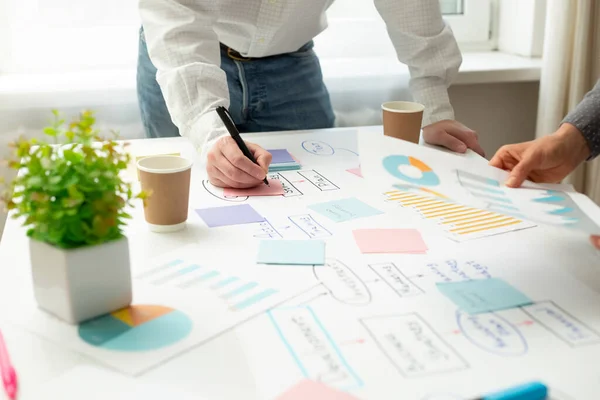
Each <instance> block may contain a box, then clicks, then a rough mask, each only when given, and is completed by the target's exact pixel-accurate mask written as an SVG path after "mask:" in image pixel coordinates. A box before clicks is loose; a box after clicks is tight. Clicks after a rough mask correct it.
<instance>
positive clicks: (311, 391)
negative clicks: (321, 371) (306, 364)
mask: <svg viewBox="0 0 600 400" xmlns="http://www.w3.org/2000/svg"><path fill="white" fill-rule="evenodd" d="M275 400H358V398H357V397H354V396H352V395H350V394H348V393H346V392H342V391H339V390H336V389H332V388H330V387H329V386H327V385H324V384H323V383H320V382H314V381H309V380H303V381H301V382H300V383H298V384H296V385H294V386H292V387H291V388H290V389H288V390H287V391H286V392H284V393H283V394H280V395H279V396H278V397H277V398H276V399H275Z"/></svg>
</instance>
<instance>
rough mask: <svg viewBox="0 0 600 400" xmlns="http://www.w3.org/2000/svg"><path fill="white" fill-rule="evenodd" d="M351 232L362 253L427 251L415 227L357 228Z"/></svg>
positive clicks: (413, 252)
mask: <svg viewBox="0 0 600 400" xmlns="http://www.w3.org/2000/svg"><path fill="white" fill-rule="evenodd" d="M353 234H354V240H355V241H356V244H357V245H358V248H359V249H360V252H361V253H363V254H364V253H408V254H425V252H426V251H427V245H426V244H425V242H424V241H423V238H422V237H421V234H420V233H419V231H417V230H416V229H358V230H355V231H354V232H353Z"/></svg>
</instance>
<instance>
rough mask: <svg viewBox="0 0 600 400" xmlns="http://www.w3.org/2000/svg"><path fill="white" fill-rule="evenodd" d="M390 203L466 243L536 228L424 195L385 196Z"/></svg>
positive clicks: (399, 193) (390, 193)
mask: <svg viewBox="0 0 600 400" xmlns="http://www.w3.org/2000/svg"><path fill="white" fill-rule="evenodd" d="M384 194H385V196H386V201H388V202H395V203H398V204H399V205H401V206H402V207H404V208H409V209H412V210H414V211H415V212H417V213H419V214H420V215H421V217H423V218H425V219H428V220H431V221H432V222H434V223H436V224H437V225H438V227H440V228H441V229H442V230H444V231H445V232H446V233H447V234H448V235H449V236H450V237H451V238H452V239H454V240H457V241H465V240H470V239H476V238H480V237H485V236H491V235H497V234H501V233H505V232H511V231H515V230H520V229H525V228H530V227H533V226H535V225H534V224H532V223H530V222H526V221H523V220H521V219H518V218H515V217H512V216H509V215H505V214H500V213H497V212H494V211H490V210H483V209H479V208H473V207H468V206H464V205H461V204H457V203H453V202H450V201H447V200H444V199H440V198H433V197H429V196H423V195H420V194H418V193H414V192H409V191H403V190H399V189H395V190H391V191H388V192H385V193H384Z"/></svg>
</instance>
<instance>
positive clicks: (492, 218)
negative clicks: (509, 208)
mask: <svg viewBox="0 0 600 400" xmlns="http://www.w3.org/2000/svg"><path fill="white" fill-rule="evenodd" d="M504 218H506V215H499V214H496V215H493V214H492V215H491V216H487V217H484V218H473V219H466V220H464V221H462V222H458V223H455V224H452V226H454V227H457V226H468V225H473V224H478V223H482V222H485V223H488V224H492V223H494V222H497V220H502V219H504ZM511 218H512V217H511Z"/></svg>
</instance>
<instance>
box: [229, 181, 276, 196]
mask: <svg viewBox="0 0 600 400" xmlns="http://www.w3.org/2000/svg"><path fill="white" fill-rule="evenodd" d="M283 193H284V192H283V185H282V184H281V181H279V180H277V179H271V180H270V181H269V186H267V185H265V184H264V183H261V184H260V185H258V186H256V187H253V188H250V189H225V190H224V191H223V195H224V196H227V197H236V196H237V197H244V196H280V195H282V194H283Z"/></svg>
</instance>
